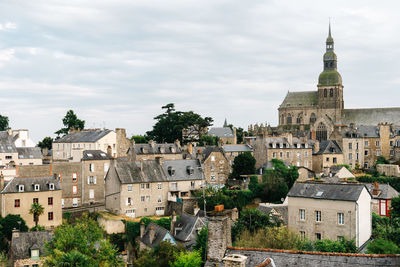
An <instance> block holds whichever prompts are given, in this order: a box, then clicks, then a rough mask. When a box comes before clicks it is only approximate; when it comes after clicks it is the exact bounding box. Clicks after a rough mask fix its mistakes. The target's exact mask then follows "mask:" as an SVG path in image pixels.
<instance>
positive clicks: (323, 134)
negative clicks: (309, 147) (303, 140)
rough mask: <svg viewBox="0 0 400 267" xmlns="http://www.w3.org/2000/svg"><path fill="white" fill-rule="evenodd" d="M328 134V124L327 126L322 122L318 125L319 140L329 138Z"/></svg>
mask: <svg viewBox="0 0 400 267" xmlns="http://www.w3.org/2000/svg"><path fill="white" fill-rule="evenodd" d="M327 136H328V132H327V130H326V126H325V124H323V123H322V122H320V123H319V124H318V127H317V140H318V141H320V142H321V141H323V140H327V139H328V138H327Z"/></svg>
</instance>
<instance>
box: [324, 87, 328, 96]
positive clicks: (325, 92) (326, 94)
mask: <svg viewBox="0 0 400 267" xmlns="http://www.w3.org/2000/svg"><path fill="white" fill-rule="evenodd" d="M327 96H328V90H327V89H324V97H327Z"/></svg>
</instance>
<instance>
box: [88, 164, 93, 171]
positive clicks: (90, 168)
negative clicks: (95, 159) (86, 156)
mask: <svg viewBox="0 0 400 267" xmlns="http://www.w3.org/2000/svg"><path fill="white" fill-rule="evenodd" d="M89 171H90V172H94V164H93V163H90V164H89Z"/></svg>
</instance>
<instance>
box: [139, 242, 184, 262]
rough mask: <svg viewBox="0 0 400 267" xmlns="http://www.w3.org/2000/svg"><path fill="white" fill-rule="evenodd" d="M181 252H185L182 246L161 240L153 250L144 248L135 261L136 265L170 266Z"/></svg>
mask: <svg viewBox="0 0 400 267" xmlns="http://www.w3.org/2000/svg"><path fill="white" fill-rule="evenodd" d="M180 252H184V248H183V247H182V246H175V245H172V244H171V243H169V242H161V243H160V244H159V245H158V246H156V247H155V248H154V249H152V250H144V251H141V252H140V253H139V257H138V258H137V259H136V260H135V261H134V263H133V266H134V267H139V266H140V267H154V266H159V267H168V266H170V264H171V263H173V262H174V261H175V259H176V256H177V255H179V253H180Z"/></svg>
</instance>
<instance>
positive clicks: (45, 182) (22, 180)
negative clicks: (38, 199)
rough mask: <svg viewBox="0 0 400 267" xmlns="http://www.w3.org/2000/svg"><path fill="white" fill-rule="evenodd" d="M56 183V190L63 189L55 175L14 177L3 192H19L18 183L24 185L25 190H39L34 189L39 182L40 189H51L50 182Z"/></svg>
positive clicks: (41, 190)
mask: <svg viewBox="0 0 400 267" xmlns="http://www.w3.org/2000/svg"><path fill="white" fill-rule="evenodd" d="M50 183H53V184H54V190H61V184H60V181H59V180H58V179H55V178H54V177H51V176H49V177H14V178H13V179H11V181H9V182H8V183H7V185H6V186H5V187H4V189H3V190H2V191H1V194H7V193H18V188H17V186H18V185H24V192H37V191H34V189H33V185H34V184H39V185H40V191H38V192H43V191H50V189H49V184H50Z"/></svg>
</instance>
